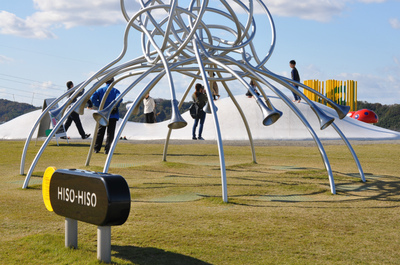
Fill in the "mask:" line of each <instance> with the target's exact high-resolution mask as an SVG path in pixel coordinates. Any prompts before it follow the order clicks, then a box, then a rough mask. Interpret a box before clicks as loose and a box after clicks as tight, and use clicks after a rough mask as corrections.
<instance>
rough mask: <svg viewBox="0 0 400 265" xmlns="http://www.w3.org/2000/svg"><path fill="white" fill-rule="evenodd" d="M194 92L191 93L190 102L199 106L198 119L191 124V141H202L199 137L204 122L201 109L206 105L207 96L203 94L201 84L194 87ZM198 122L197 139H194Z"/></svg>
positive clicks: (204, 116)
mask: <svg viewBox="0 0 400 265" xmlns="http://www.w3.org/2000/svg"><path fill="white" fill-rule="evenodd" d="M195 89H196V92H194V93H193V95H192V100H193V102H197V103H198V104H199V114H200V115H199V118H197V119H195V120H194V124H193V129H192V139H193V140H197V139H199V140H204V138H203V137H201V134H202V132H203V126H204V121H205V119H206V113H205V112H204V111H203V107H204V106H205V105H206V103H207V101H208V99H207V95H206V94H204V87H203V85H202V84H200V83H197V84H196V86H195ZM199 121H200V126H199V137H198V138H196V128H197V125H198V124H199Z"/></svg>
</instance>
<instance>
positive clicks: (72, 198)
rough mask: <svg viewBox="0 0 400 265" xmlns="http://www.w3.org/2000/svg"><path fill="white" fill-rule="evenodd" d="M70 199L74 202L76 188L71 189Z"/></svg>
mask: <svg viewBox="0 0 400 265" xmlns="http://www.w3.org/2000/svg"><path fill="white" fill-rule="evenodd" d="M69 200H70V201H71V203H74V201H75V190H74V189H70V190H69Z"/></svg>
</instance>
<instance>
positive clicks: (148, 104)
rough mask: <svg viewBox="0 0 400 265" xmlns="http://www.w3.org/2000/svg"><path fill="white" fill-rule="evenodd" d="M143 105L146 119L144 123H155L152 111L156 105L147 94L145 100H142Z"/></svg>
mask: <svg viewBox="0 0 400 265" xmlns="http://www.w3.org/2000/svg"><path fill="white" fill-rule="evenodd" d="M143 105H144V110H143V112H144V115H145V117H146V123H154V122H155V115H154V109H155V108H156V103H155V101H154V99H153V98H152V97H150V94H149V93H148V94H147V95H146V96H145V98H144V99H143Z"/></svg>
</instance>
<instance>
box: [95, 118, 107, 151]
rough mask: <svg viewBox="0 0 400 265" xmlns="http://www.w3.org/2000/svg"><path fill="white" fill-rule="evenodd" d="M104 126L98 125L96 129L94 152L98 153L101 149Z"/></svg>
mask: <svg viewBox="0 0 400 265" xmlns="http://www.w3.org/2000/svg"><path fill="white" fill-rule="evenodd" d="M106 128H107V127H106V126H102V125H99V129H98V131H97V137H96V143H95V144H94V152H95V153H98V152H99V151H100V149H101V145H102V144H103V139H104V133H105V132H106Z"/></svg>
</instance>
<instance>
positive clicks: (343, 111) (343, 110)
mask: <svg viewBox="0 0 400 265" xmlns="http://www.w3.org/2000/svg"><path fill="white" fill-rule="evenodd" d="M332 103H333V104H332ZM332 103H330V102H329V104H330V105H331V106H332V108H334V109H335V110H336V113H337V114H338V115H339V119H343V118H344V117H346V115H347V113H349V111H350V106H343V105H339V104H336V103H335V102H332Z"/></svg>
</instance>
